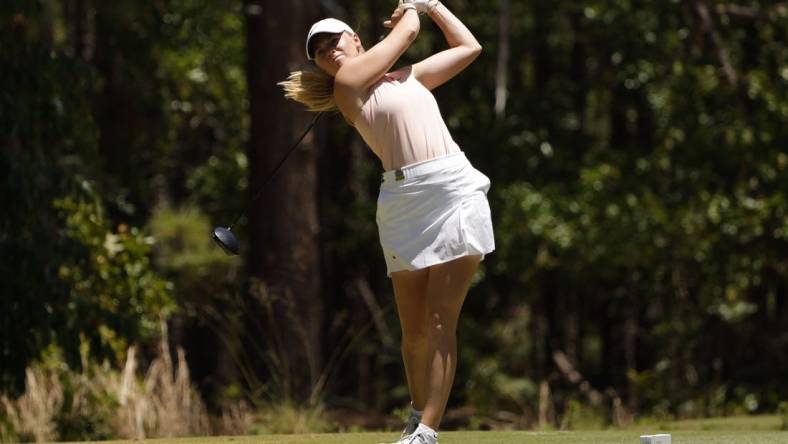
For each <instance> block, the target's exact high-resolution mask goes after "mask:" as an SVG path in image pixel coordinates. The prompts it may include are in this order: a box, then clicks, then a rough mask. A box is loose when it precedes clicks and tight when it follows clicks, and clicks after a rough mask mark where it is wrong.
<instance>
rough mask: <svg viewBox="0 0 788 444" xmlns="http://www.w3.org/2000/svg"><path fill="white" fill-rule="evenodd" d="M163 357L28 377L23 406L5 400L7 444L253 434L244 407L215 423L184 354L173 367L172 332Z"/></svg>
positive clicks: (0, 424)
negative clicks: (142, 364) (141, 365)
mask: <svg viewBox="0 0 788 444" xmlns="http://www.w3.org/2000/svg"><path fill="white" fill-rule="evenodd" d="M163 333H164V334H162V340H161V341H160V343H159V349H158V353H157V356H156V357H155V359H154V360H153V361H152V362H151V363H150V365H149V366H148V368H147V370H146V371H145V372H144V374H143V372H141V371H140V369H139V360H138V359H139V358H138V351H137V348H136V347H131V348H129V349H128V352H127V354H126V362H125V365H124V367H123V369H122V370H120V371H119V370H116V369H112V368H111V367H110V366H109V365H107V364H103V365H98V364H95V363H90V362H89V360H88V359H87V356H83V366H82V370H80V371H79V372H75V371H71V370H68V369H64V366H62V364H61V365H44V364H39V365H37V366H34V367H31V368H28V369H27V372H26V381H25V392H24V393H23V394H22V395H21V396H20V397H19V398H18V399H9V398H8V397H7V396H0V440H2V441H4V442H8V441H25V442H27V441H35V442H45V441H57V440H88V439H109V438H123V439H144V438H151V437H176V436H193V435H205V434H212V433H221V434H241V433H248V431H249V430H250V428H251V425H252V423H253V416H252V413H251V410H250V409H249V408H248V407H246V406H245V405H243V404H238V405H235V406H232V407H229V408H227V409H225V411H224V412H223V414H222V415H221V417H220V418H216V419H215V420H213V421H211V419H210V417H209V415H208V413H207V410H206V408H205V405H204V403H203V402H202V400H201V399H200V396H199V394H198V392H197V391H196V390H195V388H194V387H193V384H192V382H191V379H190V376H189V370H188V367H187V365H186V358H185V354H184V351H183V350H182V349H181V348H180V347H179V348H178V349H177V351H176V361H175V362H173V360H172V357H171V353H170V349H169V345H168V343H167V334H166V327H164V326H163Z"/></svg>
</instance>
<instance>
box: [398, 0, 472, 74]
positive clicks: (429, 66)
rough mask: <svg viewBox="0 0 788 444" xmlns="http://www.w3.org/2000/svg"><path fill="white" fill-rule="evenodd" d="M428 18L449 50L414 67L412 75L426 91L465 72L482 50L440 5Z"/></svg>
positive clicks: (466, 29)
mask: <svg viewBox="0 0 788 444" xmlns="http://www.w3.org/2000/svg"><path fill="white" fill-rule="evenodd" d="M429 15H430V17H432V19H433V20H434V21H435V23H436V24H437V25H438V27H440V29H441V31H443V35H444V37H446V41H447V42H448V44H449V49H447V50H445V51H441V52H439V53H437V54H435V55H432V56H430V57H428V58H426V59H424V60H422V61H421V62H419V63H416V64H415V65H413V75H414V76H415V77H416V79H417V80H418V81H419V82H421V83H422V84H423V85H424V86H425V87H427V89H434V88H437V87H438V86H440V85H442V84H444V83H446V82H447V81H448V80H449V79H451V78H452V77H454V76H456V75H457V74H459V73H460V72H461V71H462V70H463V69H465V68H467V67H468V65H470V64H471V62H473V61H474V60H475V59H476V57H478V56H479V53H481V52H482V46H481V45H480V44H479V42H478V41H477V40H476V37H474V36H473V34H472V33H471V31H470V30H469V29H468V28H467V27H466V26H465V25H464V24H463V23H462V22H461V21H460V19H458V18H457V16H456V15H454V14H452V12H451V11H449V9H448V8H447V7H446V6H444V5H443V4H442V3H438V5H437V6H436V7H435V8H434V9H432V11H430V13H429Z"/></svg>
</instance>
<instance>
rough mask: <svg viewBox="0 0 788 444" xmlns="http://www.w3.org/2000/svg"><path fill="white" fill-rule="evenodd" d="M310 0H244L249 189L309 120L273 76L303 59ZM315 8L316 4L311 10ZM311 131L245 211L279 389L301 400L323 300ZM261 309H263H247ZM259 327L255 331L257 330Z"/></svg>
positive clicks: (314, 359) (314, 369)
mask: <svg viewBox="0 0 788 444" xmlns="http://www.w3.org/2000/svg"><path fill="white" fill-rule="evenodd" d="M310 5H312V2H309V1H307V0H293V1H289V2H263V1H262V0H247V1H245V3H244V6H245V8H244V13H245V16H246V24H247V33H246V38H247V57H248V59H247V79H248V84H249V95H250V113H251V134H250V141H249V159H250V162H251V163H250V165H251V180H250V192H251V193H255V192H257V190H259V189H260V187H261V186H262V184H263V182H264V181H265V180H266V178H267V177H268V175H269V174H270V172H271V170H272V169H273V167H274V166H275V165H276V164H277V163H278V161H279V160H280V159H281V158H282V156H283V155H284V153H285V151H286V150H287V149H288V148H289V146H290V144H292V143H293V142H294V141H295V140H296V139H297V138H298V136H299V135H300V133H301V132H302V131H303V130H304V129H305V128H306V126H307V125H308V124H309V121H310V119H311V116H309V115H308V114H307V113H306V112H304V110H303V108H302V107H301V105H298V104H295V103H292V102H286V101H285V99H284V97H283V95H282V91H281V89H280V88H279V86H277V85H276V82H278V81H280V80H283V79H285V78H286V77H287V74H288V72H289V71H292V70H296V69H298V67H299V66H298V65H299V63H300V62H301V61H303V60H305V55H304V37H305V35H306V30H307V29H308V28H309V24H310V23H311V22H312V20H313V19H314V18H316V15H313V13H312V12H310V11H311V10H313V9H315V8H309V6H310ZM316 12H317V11H316V10H315V11H314V13H316ZM315 145H316V143H315V139H314V137H312V135H309V136H308V137H307V138H305V139H304V141H303V142H302V145H301V147H300V148H299V149H298V150H296V151H295V152H294V153H293V155H292V157H291V158H290V159H289V160H288V163H287V164H286V165H284V167H283V168H282V170H281V171H280V173H279V174H278V176H277V177H276V179H274V180H273V181H272V182H271V183H270V184H269V186H268V187H267V189H266V190H265V191H264V193H263V195H262V198H261V199H260V200H259V201H257V202H254V203H252V205H253V207H252V208H251V211H250V213H249V214H250V224H249V226H250V230H249V231H250V242H251V250H250V252H249V262H248V266H249V274H250V277H251V279H252V280H253V281H257V282H259V283H260V284H261V285H259V286H257V287H256V288H259V289H260V290H261V291H259V292H256V294H255V296H257V297H259V298H262V299H260V301H261V302H262V305H261V306H266V307H270V309H271V310H272V313H271V316H270V318H269V319H268V325H267V326H266V330H267V331H269V332H273V334H275V335H276V337H277V338H278V345H277V347H276V348H272V347H270V344H271V343H270V341H268V339H269V338H262V342H264V343H266V344H269V347H268V349H267V350H266V352H267V353H275V354H276V356H275V358H274V362H276V370H273V369H272V368H271V365H270V361H269V367H268V368H267V370H269V371H276V373H277V374H276V375H273V376H276V377H280V378H282V379H283V381H285V382H286V386H287V387H280V388H281V389H283V392H282V393H283V394H284V395H286V396H289V397H291V398H292V399H293V400H295V401H306V400H308V399H310V396H311V395H312V393H311V392H312V389H313V388H314V387H315V384H316V382H317V380H318V378H319V377H320V371H321V370H322V347H321V342H320V338H321V333H322V330H323V329H322V326H323V316H322V312H323V303H322V300H321V293H320V289H321V273H320V260H319V250H318V239H317V235H318V229H319V225H318V220H317V201H316V198H317V196H316V191H317V190H316V188H317V187H316V182H317V177H316V176H317V174H316V147H315ZM249 315H250V316H257V317H262V316H263V313H249ZM258 334H259V332H258Z"/></svg>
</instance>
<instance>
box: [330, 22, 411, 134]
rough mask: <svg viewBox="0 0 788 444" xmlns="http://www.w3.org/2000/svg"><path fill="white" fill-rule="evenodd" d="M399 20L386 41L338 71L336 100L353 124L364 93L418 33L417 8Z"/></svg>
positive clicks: (349, 61)
mask: <svg viewBox="0 0 788 444" xmlns="http://www.w3.org/2000/svg"><path fill="white" fill-rule="evenodd" d="M395 14H396V12H395ZM394 18H395V16H392V19H394ZM396 18H397V20H396V21H395V23H394V24H393V26H394V29H393V30H392V31H391V32H390V33H389V35H388V36H386V38H385V39H383V40H382V41H380V43H378V44H376V45H375V46H373V47H372V48H370V50H369V51H366V52H365V53H363V54H360V55H358V56H356V57H353V58H351V59H350V60H348V61H347V62H346V63H345V64H344V65H342V67H341V68H340V69H339V71H338V72H337V75H336V77H335V81H334V97H335V98H336V100H337V105H338V106H339V109H340V110H341V111H342V114H344V115H345V118H346V119H348V120H349V121H351V122H352V121H355V117H356V115H357V114H358V111H359V110H360V109H361V97H362V96H363V95H364V93H366V91H367V90H368V89H369V87H370V86H372V85H373V84H375V82H377V81H378V80H380V78H381V77H383V75H384V74H386V73H387V72H388V70H389V69H391V67H392V66H393V65H394V63H395V62H396V61H397V60H398V59H399V58H400V56H401V55H402V54H403V53H404V52H405V50H407V49H408V47H409V46H410V44H411V43H413V40H415V39H416V36H417V35H418V33H419V29H420V23H419V16H418V13H417V12H416V11H415V10H414V9H404V10H403V11H402V15H401V17H400V16H397V17H396Z"/></svg>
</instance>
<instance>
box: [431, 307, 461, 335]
mask: <svg viewBox="0 0 788 444" xmlns="http://www.w3.org/2000/svg"><path fill="white" fill-rule="evenodd" d="M456 331H457V326H456V325H455V323H454V322H450V320H449V319H447V317H446V316H445V315H443V314H441V313H438V312H434V313H431V314H430V317H429V324H428V326H427V337H428V339H429V340H430V341H431V342H435V341H439V340H444V339H447V338H453V337H454V336H455V334H456Z"/></svg>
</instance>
